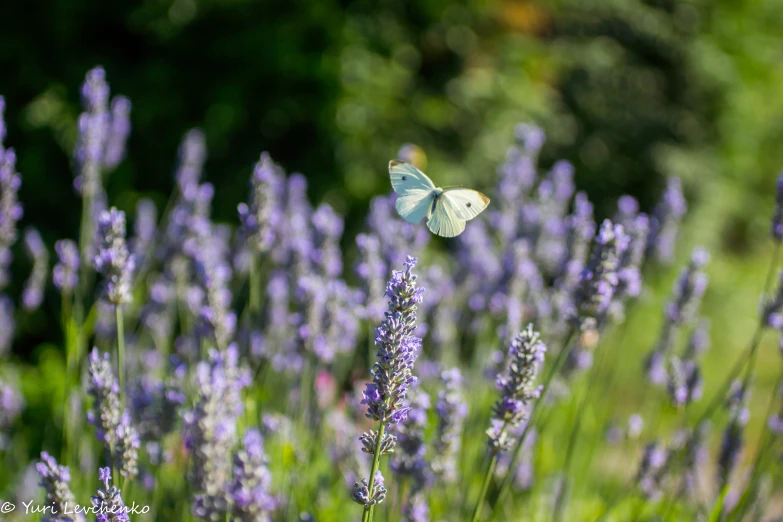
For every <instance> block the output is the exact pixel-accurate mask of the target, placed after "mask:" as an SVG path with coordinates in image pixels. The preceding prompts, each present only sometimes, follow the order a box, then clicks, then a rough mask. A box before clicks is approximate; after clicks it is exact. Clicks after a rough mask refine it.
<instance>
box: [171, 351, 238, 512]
mask: <svg viewBox="0 0 783 522" xmlns="http://www.w3.org/2000/svg"><path fill="white" fill-rule="evenodd" d="M238 359H239V354H238V352H237V349H236V347H235V346H233V345H232V346H229V347H228V349H227V350H226V351H225V353H219V352H217V351H212V352H211V353H210V360H209V362H206V361H202V362H200V363H199V364H198V367H197V368H196V382H195V385H196V389H197V390H198V396H197V398H196V403H195V406H194V408H193V409H192V410H191V411H189V412H186V413H185V415H184V423H185V445H186V447H187V449H188V450H189V451H190V455H191V461H192V462H193V466H192V468H191V479H192V483H193V490H194V492H195V498H194V503H193V514H194V515H195V516H197V517H199V518H203V519H206V520H214V519H216V518H223V517H225V514H226V513H227V512H228V510H229V504H230V501H231V496H230V493H229V485H230V481H231V477H232V469H231V454H232V450H233V448H234V445H235V443H236V438H237V436H236V420H237V417H238V416H239V415H240V414H241V413H242V396H241V393H242V389H243V388H245V387H247V386H248V385H249V384H250V374H249V372H248V371H247V369H245V368H242V367H240V366H239V360H238Z"/></svg>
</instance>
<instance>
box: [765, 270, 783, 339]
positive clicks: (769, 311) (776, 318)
mask: <svg viewBox="0 0 783 522" xmlns="http://www.w3.org/2000/svg"><path fill="white" fill-rule="evenodd" d="M778 279H779V282H778V287H777V289H776V290H775V293H774V294H773V295H772V296H771V297H768V298H766V297H765V302H764V303H763V306H762V311H761V322H762V324H763V325H764V326H766V327H768V328H774V329H776V330H783V272H781V273H780V274H779V276H778Z"/></svg>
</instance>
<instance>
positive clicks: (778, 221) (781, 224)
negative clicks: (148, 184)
mask: <svg viewBox="0 0 783 522" xmlns="http://www.w3.org/2000/svg"><path fill="white" fill-rule="evenodd" d="M0 141H2V137H1V136H0ZM771 235H772V239H774V240H775V241H776V242H778V243H780V242H781V241H783V174H780V175H779V176H778V183H777V191H776V192H775V210H774V212H773V214H772V227H771Z"/></svg>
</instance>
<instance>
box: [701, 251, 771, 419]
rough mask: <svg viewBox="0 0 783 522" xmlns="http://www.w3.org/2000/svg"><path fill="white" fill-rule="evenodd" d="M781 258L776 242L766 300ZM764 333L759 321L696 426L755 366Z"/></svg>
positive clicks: (766, 286)
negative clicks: (747, 369)
mask: <svg viewBox="0 0 783 522" xmlns="http://www.w3.org/2000/svg"><path fill="white" fill-rule="evenodd" d="M779 257H780V243H778V242H776V243H775V248H774V250H773V251H772V258H771V259H770V263H769V267H768V268H767V275H766V276H765V277H764V287H763V288H762V290H761V295H762V296H763V297H765V298H766V296H767V294H768V293H769V290H770V286H771V285H772V280H773V276H774V275H775V268H776V267H777V264H778V258H779ZM763 333H764V324H763V321H759V324H758V326H756V331H755V332H754V333H753V337H752V338H751V341H750V344H749V345H748V347H747V348H746V349H745V350H744V351H743V352H742V353H741V354H740V356H739V357H738V358H737V361H736V362H735V363H734V365H733V366H732V367H731V370H730V371H729V373H728V375H726V378H725V379H724V380H723V383H722V384H721V386H720V388H718V391H717V393H716V394H715V396H713V398H712V400H711V401H710V403H709V406H707V409H706V410H705V411H704V413H702V415H701V417H699V420H698V421H697V422H696V424H700V423H701V421H703V420H705V419H707V418H709V417H711V416H712V414H713V413H714V412H715V410H716V409H717V408H718V406H720V404H721V403H722V402H723V398H724V397H725V396H726V392H727V391H728V390H729V388H730V387H731V383H732V382H733V381H734V379H736V378H737V375H739V373H740V372H741V371H742V368H743V367H744V365H745V363H746V362H747V363H749V365H750V367H751V368H752V367H753V366H754V365H755V361H756V352H757V351H758V346H759V344H760V343H761V338H762V334H763Z"/></svg>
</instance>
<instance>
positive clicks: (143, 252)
mask: <svg viewBox="0 0 783 522" xmlns="http://www.w3.org/2000/svg"><path fill="white" fill-rule="evenodd" d="M157 223H158V209H157V207H155V203H154V202H153V201H152V200H150V199H146V198H144V199H140V200H139V201H138V203H136V219H135V223H134V224H133V239H132V240H131V251H132V252H133V257H134V259H145V258H146V257H147V252H148V251H149V250H150V247H151V246H152V244H153V241H154V240H155V232H156V230H157Z"/></svg>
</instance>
